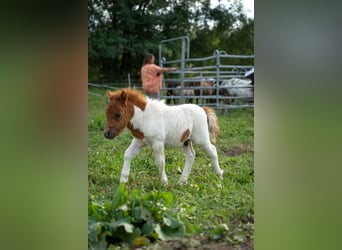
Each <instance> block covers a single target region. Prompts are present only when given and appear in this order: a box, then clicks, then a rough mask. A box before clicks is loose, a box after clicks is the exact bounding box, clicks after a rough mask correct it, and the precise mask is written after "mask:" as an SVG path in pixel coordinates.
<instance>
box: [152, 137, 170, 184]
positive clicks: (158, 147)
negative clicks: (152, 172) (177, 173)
mask: <svg viewBox="0 0 342 250" xmlns="http://www.w3.org/2000/svg"><path fill="white" fill-rule="evenodd" d="M152 148H153V152H154V155H155V158H156V164H157V166H158V167H159V171H160V176H161V183H162V184H165V185H166V184H167V176H166V173H165V156H164V143H162V142H156V143H153V145H152Z"/></svg>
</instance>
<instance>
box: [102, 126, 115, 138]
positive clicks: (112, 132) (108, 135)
mask: <svg viewBox="0 0 342 250" xmlns="http://www.w3.org/2000/svg"><path fill="white" fill-rule="evenodd" d="M103 135H104V137H106V138H107V139H113V138H114V137H115V136H116V129H113V128H110V129H108V130H107V131H105V132H104V133H103Z"/></svg>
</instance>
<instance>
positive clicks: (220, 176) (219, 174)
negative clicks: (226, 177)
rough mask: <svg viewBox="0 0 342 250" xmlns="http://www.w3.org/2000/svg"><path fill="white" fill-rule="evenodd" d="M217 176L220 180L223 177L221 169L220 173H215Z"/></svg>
mask: <svg viewBox="0 0 342 250" xmlns="http://www.w3.org/2000/svg"><path fill="white" fill-rule="evenodd" d="M217 176H218V178H219V179H220V180H222V179H223V170H221V171H220V173H218V174H217Z"/></svg>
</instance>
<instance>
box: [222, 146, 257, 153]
mask: <svg viewBox="0 0 342 250" xmlns="http://www.w3.org/2000/svg"><path fill="white" fill-rule="evenodd" d="M222 151H223V152H224V154H225V155H227V156H239V155H242V154H245V153H249V152H254V146H253V145H251V144H240V145H238V146H234V147H231V148H223V149H222Z"/></svg>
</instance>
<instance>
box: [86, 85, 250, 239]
mask: <svg viewBox="0 0 342 250" xmlns="http://www.w3.org/2000/svg"><path fill="white" fill-rule="evenodd" d="M90 91H91V92H92V93H98V94H100V96H97V95H90V94H89V95H88V181H89V186H88V189H89V190H88V199H89V201H106V200H111V199H112V197H113V193H114V192H115V190H116V189H117V188H118V186H119V179H120V173H121V168H122V165H123V154H124V151H125V150H126V148H127V147H128V146H129V144H130V142H131V139H132V136H131V134H130V132H129V131H128V130H125V132H123V133H122V134H121V135H120V136H119V137H118V138H115V139H114V140H107V139H105V138H104V136H103V127H104V125H105V108H106V98H105V94H104V93H105V89H95V88H91V89H90ZM216 113H217V115H218V118H219V125H220V130H221V133H220V135H219V137H218V138H217V141H216V147H217V150H218V156H219V163H220V166H221V168H222V169H223V170H224V175H223V180H219V179H218V178H217V177H216V175H215V174H214V171H213V169H212V164H211V161H210V159H209V158H208V157H207V156H206V154H205V153H204V152H203V151H202V150H201V149H200V148H199V147H197V146H194V149H195V152H196V159H195V162H194V164H193V167H192V170H191V174H190V177H189V180H188V183H187V184H186V185H184V186H179V185H178V183H177V182H178V180H179V178H180V175H181V171H182V170H183V166H184V162H185V157H184V154H183V151H182V149H181V148H166V149H165V161H166V173H167V176H168V179H169V184H168V185H167V186H161V185H160V180H159V172H158V169H157V167H156V165H155V162H154V155H153V152H152V149H151V148H149V147H145V148H144V149H143V150H142V151H141V152H140V153H139V155H138V156H137V157H136V158H135V159H134V160H133V161H132V164H131V172H130V176H129V181H128V183H127V184H126V187H127V188H128V190H129V191H132V190H134V189H139V190H140V191H141V192H143V193H148V192H151V191H155V190H161V191H167V192H171V193H172V194H173V195H174V196H175V199H176V201H175V207H176V208H175V209H177V210H178V212H179V218H180V219H181V220H182V221H183V222H184V223H185V225H186V234H187V236H188V237H193V236H194V235H202V236H203V237H208V238H210V239H212V240H221V241H222V240H224V241H229V242H230V243H232V244H241V243H243V242H246V241H251V240H252V241H253V239H254V165H253V162H254V146H253V145H254V115H253V110H252V109H246V110H233V111H229V112H228V113H227V114H225V115H221V114H220V113H221V112H216Z"/></svg>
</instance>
